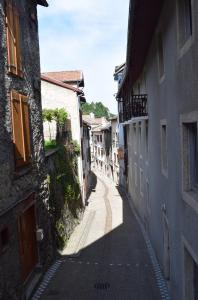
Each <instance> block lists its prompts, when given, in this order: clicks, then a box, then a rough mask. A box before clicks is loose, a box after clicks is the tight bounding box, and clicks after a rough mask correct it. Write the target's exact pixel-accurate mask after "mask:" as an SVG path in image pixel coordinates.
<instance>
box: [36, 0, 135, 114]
mask: <svg viewBox="0 0 198 300" xmlns="http://www.w3.org/2000/svg"><path fill="white" fill-rule="evenodd" d="M48 3H49V7H48V8H46V7H42V6H39V8H38V19H39V37H40V55H41V72H46V71H65V70H82V71H83V73H84V78H85V88H84V92H85V96H86V100H87V102H91V101H93V102H97V101H101V102H102V103H103V104H104V105H105V106H107V107H108V108H109V109H110V111H111V112H112V113H117V103H116V100H115V97H114V94H115V93H116V91H117V84H116V83H115V82H114V80H113V73H114V70H115V66H116V65H120V64H122V63H123V62H124V61H125V60H126V45H127V26H128V8H129V0H76V1H74V0H48Z"/></svg>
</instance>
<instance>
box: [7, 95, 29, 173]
mask: <svg viewBox="0 0 198 300" xmlns="http://www.w3.org/2000/svg"><path fill="white" fill-rule="evenodd" d="M11 103H12V126H13V144H14V152H15V165H16V168H19V167H22V166H23V165H26V164H28V163H29V162H30V158H31V147H30V124H29V108H28V103H27V97H26V96H24V95H20V94H19V93H17V92H16V91H12V92H11Z"/></svg>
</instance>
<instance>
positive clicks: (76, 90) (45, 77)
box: [41, 74, 83, 95]
mask: <svg viewBox="0 0 198 300" xmlns="http://www.w3.org/2000/svg"><path fill="white" fill-rule="evenodd" d="M41 80H43V81H46V82H49V83H51V84H54V85H57V86H60V87H62V88H65V89H68V90H71V91H73V92H76V93H77V94H78V95H83V91H82V90H80V89H78V88H75V87H73V86H71V85H69V84H66V83H63V82H61V81H58V80H55V79H52V78H51V77H47V76H46V75H42V74H41Z"/></svg>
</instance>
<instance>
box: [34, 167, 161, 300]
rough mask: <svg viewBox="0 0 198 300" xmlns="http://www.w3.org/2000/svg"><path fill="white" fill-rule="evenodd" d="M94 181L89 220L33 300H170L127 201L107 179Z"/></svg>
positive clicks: (85, 217)
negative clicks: (163, 288)
mask: <svg viewBox="0 0 198 300" xmlns="http://www.w3.org/2000/svg"><path fill="white" fill-rule="evenodd" d="M96 174H97V175H96ZM93 176H94V180H95V184H94V186H93V188H92V193H91V195H90V198H89V205H88V207H87V209H86V211H85V214H84V218H83V220H82V222H81V223H80V224H79V225H78V226H77V228H76V230H75V232H74V233H73V235H72V236H71V238H70V240H69V242H68V245H67V248H66V249H65V250H64V251H63V253H62V259H61V260H60V266H59V267H58V268H56V267H55V269H57V270H56V272H55V274H54V276H53V277H52V278H51V280H50V281H49V283H48V284H47V280H46V283H45V282H44V283H43V286H42V285H41V286H40V288H39V291H40V296H38V293H37V294H35V296H34V297H33V298H32V299H33V300H35V299H42V300H51V299H53V300H67V299H69V300H75V299H76V300H78V299H79V300H83V299H85V300H89V299H115V300H116V299H118V300H121V299H132V300H147V299H151V300H158V299H161V298H162V299H165V298H164V297H161V296H160V290H159V288H158V286H157V282H156V279H155V274H154V271H153V266H152V263H151V260H150V257H149V255H148V250H147V247H146V244H145V241H144V238H143V235H142V232H141V229H140V227H139V225H138V222H137V220H136V219H135V217H134V215H133V213H132V211H131V208H130V206H129V204H128V201H127V200H126V199H125V198H124V197H121V195H120V193H119V191H118V189H117V188H116V187H115V185H114V184H113V183H112V182H111V181H110V180H109V179H107V178H105V177H104V176H102V173H99V172H98V173H95V174H94V173H93ZM49 277H50V275H49V276H48V277H47V278H49Z"/></svg>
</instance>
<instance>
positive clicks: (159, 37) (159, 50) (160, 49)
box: [157, 31, 165, 82]
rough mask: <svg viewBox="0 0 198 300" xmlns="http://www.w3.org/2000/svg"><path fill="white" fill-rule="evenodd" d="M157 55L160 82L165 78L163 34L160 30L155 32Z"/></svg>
mask: <svg viewBox="0 0 198 300" xmlns="http://www.w3.org/2000/svg"><path fill="white" fill-rule="evenodd" d="M157 56H158V74H159V80H160V82H162V81H163V80H164V78H165V62H164V35H163V34H162V31H159V32H158V33H157Z"/></svg>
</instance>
